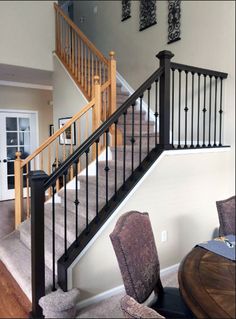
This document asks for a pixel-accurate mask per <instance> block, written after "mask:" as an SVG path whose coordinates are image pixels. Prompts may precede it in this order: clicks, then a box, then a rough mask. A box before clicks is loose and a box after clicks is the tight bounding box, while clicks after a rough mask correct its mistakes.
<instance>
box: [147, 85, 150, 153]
mask: <svg viewBox="0 0 236 319" xmlns="http://www.w3.org/2000/svg"><path fill="white" fill-rule="evenodd" d="M147 90H148V116H147V121H148V122H147V125H148V127H147V154H149V150H150V91H151V86H150V87H149V88H148V89H147Z"/></svg>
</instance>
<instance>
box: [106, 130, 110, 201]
mask: <svg viewBox="0 0 236 319" xmlns="http://www.w3.org/2000/svg"><path fill="white" fill-rule="evenodd" d="M108 139H109V130H106V167H105V171H106V205H107V204H108V173H109V170H110V169H109V167H108V144H109V140H108Z"/></svg>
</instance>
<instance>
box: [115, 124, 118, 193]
mask: <svg viewBox="0 0 236 319" xmlns="http://www.w3.org/2000/svg"><path fill="white" fill-rule="evenodd" d="M117 124H118V121H115V196H116V193H117Z"/></svg>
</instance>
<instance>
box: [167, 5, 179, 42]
mask: <svg viewBox="0 0 236 319" xmlns="http://www.w3.org/2000/svg"><path fill="white" fill-rule="evenodd" d="M180 3H181V1H180V0H169V1H168V10H169V13H168V42H167V43H168V44H170V43H172V42H175V41H178V40H180Z"/></svg>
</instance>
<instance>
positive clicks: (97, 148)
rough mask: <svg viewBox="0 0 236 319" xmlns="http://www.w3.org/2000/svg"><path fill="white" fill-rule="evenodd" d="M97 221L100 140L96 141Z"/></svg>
mask: <svg viewBox="0 0 236 319" xmlns="http://www.w3.org/2000/svg"><path fill="white" fill-rule="evenodd" d="M95 143H96V220H97V221H98V191H99V189H98V187H99V183H98V155H99V154H98V150H99V139H98V140H96V142H95Z"/></svg>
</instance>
